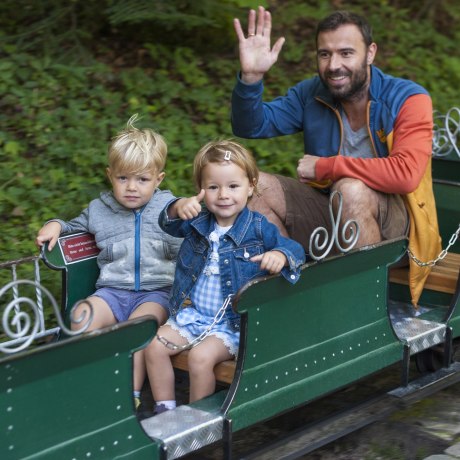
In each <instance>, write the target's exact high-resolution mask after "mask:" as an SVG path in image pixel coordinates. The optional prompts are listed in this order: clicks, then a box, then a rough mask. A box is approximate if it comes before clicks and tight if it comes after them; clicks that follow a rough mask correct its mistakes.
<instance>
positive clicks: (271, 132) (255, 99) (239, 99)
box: [231, 78, 305, 139]
mask: <svg viewBox="0 0 460 460" xmlns="http://www.w3.org/2000/svg"><path fill="white" fill-rule="evenodd" d="M304 86H305V85H304V82H301V83H299V84H298V85H296V86H294V87H292V88H290V89H289V91H288V93H287V94H286V95H285V96H282V97H278V98H276V99H274V100H273V101H271V102H263V100H262V98H263V91H264V87H263V83H262V81H260V82H257V83H254V84H252V85H247V84H245V83H243V82H242V81H241V80H240V78H238V79H237V82H236V85H235V87H234V89H233V93H232V113H231V122H232V129H233V133H234V134H235V135H236V136H239V137H244V138H247V139H260V138H268V137H275V136H284V135H287V134H294V133H297V132H299V131H302V129H303V112H304V101H305V97H304V95H303V90H304Z"/></svg>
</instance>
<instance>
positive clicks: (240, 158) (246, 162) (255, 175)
mask: <svg viewBox="0 0 460 460" xmlns="http://www.w3.org/2000/svg"><path fill="white" fill-rule="evenodd" d="M225 161H230V162H231V163H235V164H236V165H237V166H239V167H240V168H241V169H242V170H243V171H244V172H245V173H246V175H247V177H248V179H249V183H250V184H251V185H253V186H254V192H255V193H257V189H256V187H257V182H258V181H259V170H258V169H257V165H256V160H255V159H254V157H253V156H252V154H251V152H250V151H249V150H247V149H246V148H244V147H243V146H242V145H241V144H238V142H235V141H233V140H230V139H224V140H218V141H211V142H208V143H207V144H206V145H204V146H203V147H201V149H200V150H199V151H198V153H197V154H196V156H195V160H194V161H193V180H194V183H195V186H196V188H197V190H198V191H199V190H200V189H201V181H202V173H203V168H204V167H205V166H206V165H207V164H208V163H223V162H225Z"/></svg>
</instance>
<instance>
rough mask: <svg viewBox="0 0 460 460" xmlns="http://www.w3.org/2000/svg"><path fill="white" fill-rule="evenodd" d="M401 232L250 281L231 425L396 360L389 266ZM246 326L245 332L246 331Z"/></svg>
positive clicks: (242, 306)
mask: <svg viewBox="0 0 460 460" xmlns="http://www.w3.org/2000/svg"><path fill="white" fill-rule="evenodd" d="M405 249H406V240H395V241H391V242H386V243H382V244H380V245H377V246H375V247H372V248H362V249H360V250H356V251H354V252H352V253H350V254H348V255H345V256H338V257H335V258H332V259H329V260H327V261H324V262H322V263H316V264H310V265H307V266H306V267H304V269H303V270H302V276H301V278H300V280H299V282H298V283H297V284H295V285H294V286H291V285H288V284H287V283H286V281H285V280H284V279H283V278H281V277H273V278H270V279H268V280H266V281H264V282H263V283H259V284H258V283H254V284H252V285H250V286H249V287H247V288H246V289H245V290H244V291H243V292H242V293H241V294H240V297H239V298H238V299H236V300H237V309H238V311H239V312H240V313H242V314H245V315H247V331H246V332H247V336H246V343H245V356H244V368H243V371H242V375H241V379H240V382H239V385H238V388H237V389H236V394H235V395H234V398H233V401H232V403H231V405H230V407H229V411H228V417H229V418H230V419H232V423H233V429H234V430H239V429H241V428H244V427H246V426H249V425H251V424H252V423H255V422H257V421H260V420H262V419H265V418H268V417H270V416H273V415H274V414H277V413H280V412H282V411H284V410H288V409H291V408H293V407H295V406H297V405H299V404H302V403H304V402H307V401H309V400H311V399H313V398H315V397H318V396H320V395H324V394H326V393H328V392H330V391H332V390H334V389H337V388H339V387H341V386H343V385H346V384H347V383H349V382H352V381H354V380H356V379H359V378H360V377H363V376H365V375H369V374H370V373H372V372H374V371H376V370H379V369H382V368H383V367H385V366H387V365H390V364H392V363H394V362H397V361H399V360H401V358H402V351H403V345H402V344H401V343H400V342H399V341H398V340H397V339H396V337H395V335H394V333H393V330H392V328H391V325H390V322H389V319H388V316H387V308H386V304H387V266H388V265H389V264H391V263H393V262H394V261H396V260H398V259H399V258H400V257H401V256H402V255H403V254H404V252H405ZM244 332H245V331H243V333H242V336H243V340H244V337H245V334H244Z"/></svg>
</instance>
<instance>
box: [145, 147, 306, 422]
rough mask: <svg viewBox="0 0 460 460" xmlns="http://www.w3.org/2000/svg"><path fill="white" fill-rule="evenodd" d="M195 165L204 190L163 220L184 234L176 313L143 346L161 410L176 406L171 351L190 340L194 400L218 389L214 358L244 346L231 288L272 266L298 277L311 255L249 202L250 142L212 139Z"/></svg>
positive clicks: (252, 178)
mask: <svg viewBox="0 0 460 460" xmlns="http://www.w3.org/2000/svg"><path fill="white" fill-rule="evenodd" d="M193 169H194V181H195V185H196V187H197V190H199V191H200V192H199V193H198V195H197V196H193V197H191V198H180V199H177V200H173V201H172V202H171V203H169V204H168V205H167V206H166V208H165V209H164V210H163V211H162V213H161V214H160V226H161V227H162V228H163V229H164V230H165V231H166V232H167V233H169V234H170V235H174V236H178V237H184V238H185V239H184V242H183V244H182V246H181V249H180V251H179V255H178V259H177V266H176V273H175V279H174V284H173V288H172V290H171V298H170V313H171V317H170V319H169V320H168V321H167V323H166V324H165V325H164V326H162V327H161V328H160V329H159V330H158V334H157V336H156V338H155V339H154V340H153V341H152V342H151V343H150V344H149V346H148V347H147V349H146V350H145V357H146V363H147V372H148V376H149V381H150V385H151V388H152V393H153V397H154V399H155V401H156V406H155V413H161V412H164V411H165V410H169V409H173V408H174V407H176V401H175V391H174V370H173V367H172V364H171V359H170V358H171V356H172V355H174V354H177V353H179V352H180V351H181V350H182V349H184V346H187V345H188V346H192V348H191V350H190V353H189V357H188V365H189V372H190V402H193V401H196V400H199V399H201V398H204V397H205V396H208V395H210V394H212V393H213V392H214V390H215V384H216V382H215V378H214V372H213V369H214V366H215V365H216V364H217V363H219V362H221V361H225V360H227V359H231V358H233V357H234V356H235V355H236V354H237V352H238V344H239V337H240V333H239V324H240V321H239V319H240V318H239V315H238V314H236V313H235V312H233V311H232V308H231V306H230V304H229V302H230V299H231V296H232V295H233V294H234V293H236V292H237V290H238V289H239V288H240V287H241V286H243V285H244V284H245V283H246V282H247V281H249V280H250V279H252V278H255V277H258V276H262V275H267V273H279V272H281V273H282V274H283V275H284V277H285V278H286V279H287V280H288V281H289V282H291V283H295V282H296V281H297V280H298V278H299V276H300V266H301V265H302V264H303V263H304V261H305V253H304V250H303V248H302V246H301V245H300V244H298V243H296V242H295V241H293V240H291V239H288V238H285V237H283V236H281V235H280V233H279V231H278V229H277V227H276V226H275V225H273V224H271V223H269V222H268V221H267V219H266V218H265V217H264V216H262V215H261V214H258V213H255V212H251V211H250V210H249V209H248V208H247V206H246V205H247V202H248V200H249V199H250V198H251V196H252V195H253V193H255V188H256V185H257V179H258V170H257V167H256V163H255V161H254V158H253V157H252V155H251V154H250V153H249V152H248V151H247V150H246V149H245V148H244V147H242V146H241V145H239V144H238V143H236V142H234V141H230V140H223V141H217V142H210V143H208V144H206V145H205V146H204V147H203V148H202V149H201V150H200V151H199V152H198V154H197V156H196V158H195V161H194V165H193ZM202 200H204V203H205V205H206V209H205V210H203V209H202V207H201V204H200V202H201V201H202ZM222 306H223V308H222ZM225 306H226V308H225Z"/></svg>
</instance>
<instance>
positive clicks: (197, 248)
mask: <svg viewBox="0 0 460 460" xmlns="http://www.w3.org/2000/svg"><path fill="white" fill-rule="evenodd" d="M170 204H171V203H170ZM168 207H169V205H168V206H166V208H165V209H164V210H163V212H162V213H161V215H160V219H159V221H160V226H161V227H162V228H163V229H164V230H165V231H166V232H167V233H170V234H171V235H173V236H180V237H183V238H184V241H183V243H182V246H181V248H180V251H179V255H178V258H177V265H176V273H175V278H174V285H173V288H172V291H171V303H170V308H171V311H170V313H171V315H175V314H176V313H177V311H178V309H179V308H180V307H181V306H186V305H187V303H188V302H189V300H188V299H189V296H190V292H191V290H192V288H193V286H194V285H195V282H196V281H197V280H198V277H199V276H200V275H201V273H202V271H203V269H204V267H205V265H206V262H207V258H208V256H209V251H210V247H211V245H210V241H209V234H210V233H211V232H212V231H213V230H214V227H215V223H216V220H215V217H214V215H213V214H211V213H209V212H208V211H207V210H205V211H202V212H201V213H200V214H199V216H197V217H196V218H194V219H192V220H189V221H182V220H181V219H174V220H169V219H168V217H167V209H168ZM275 249H276V250H278V251H280V252H282V253H283V254H285V255H286V257H287V259H288V266H286V267H284V268H283V270H282V275H283V276H284V277H285V278H286V279H287V280H288V281H289V282H291V283H295V282H296V281H297V280H298V279H299V276H300V267H301V265H302V264H303V263H304V262H305V252H304V249H303V247H302V246H301V245H300V244H299V243H297V242H295V241H294V240H291V239H289V238H285V237H283V236H282V235H280V233H279V230H278V229H277V228H276V227H275V225H273V224H272V223H270V222H268V220H267V219H266V218H265V217H264V216H262V215H261V214H259V213H257V212H253V211H250V210H249V209H248V208H247V207H246V208H244V209H243V211H242V212H241V213H240V214H239V215H238V217H237V219H236V221H235V223H234V224H233V226H232V228H231V229H230V230H229V231H228V232H227V233H226V234H225V235H223V236H222V237H221V239H220V246H219V269H220V275H221V287H222V295H223V298H224V299H225V298H226V297H227V296H228V295H232V294H235V293H236V292H237V291H238V289H239V288H241V287H242V286H243V285H244V284H245V283H246V282H248V281H249V280H251V279H253V278H256V277H259V276H266V275H267V274H268V272H266V271H262V270H260V266H259V264H258V263H254V262H250V261H249V259H250V258H251V257H253V256H255V255H257V254H262V253H264V252H266V251H269V250H275ZM226 318H227V319H231V320H232V321H231V323H235V326H236V329H237V328H238V326H237V323H238V324H239V315H237V314H236V313H234V312H233V311H227V314H226Z"/></svg>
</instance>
